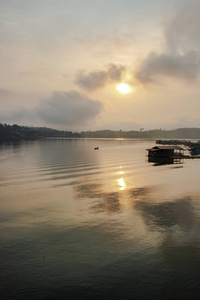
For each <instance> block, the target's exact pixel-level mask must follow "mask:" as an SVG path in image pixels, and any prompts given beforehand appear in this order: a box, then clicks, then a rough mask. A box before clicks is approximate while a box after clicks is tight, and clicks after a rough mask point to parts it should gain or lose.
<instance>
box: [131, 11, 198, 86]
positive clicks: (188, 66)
mask: <svg viewBox="0 0 200 300" xmlns="http://www.w3.org/2000/svg"><path fill="white" fill-rule="evenodd" d="M199 14H200V5H192V6H187V7H184V8H183V9H182V10H180V11H179V12H177V13H176V14H175V15H174V16H172V17H171V18H170V19H168V20H167V21H165V23H164V38H165V47H164V49H163V51H162V53H156V52H154V53H149V54H148V55H147V58H146V59H144V60H143V61H142V62H141V64H140V65H139V67H138V69H137V70H136V73H135V76H136V78H137V80H138V81H139V82H141V83H143V84H145V83H157V82H160V80H162V78H163V77H174V78H175V77H176V78H179V79H186V80H194V79H197V77H198V75H199V72H200V51H199V47H200V38H198V37H199V27H200V19H199Z"/></svg>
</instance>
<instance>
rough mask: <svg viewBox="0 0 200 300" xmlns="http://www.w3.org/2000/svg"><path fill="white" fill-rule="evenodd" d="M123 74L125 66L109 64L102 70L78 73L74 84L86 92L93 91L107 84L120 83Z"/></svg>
mask: <svg viewBox="0 0 200 300" xmlns="http://www.w3.org/2000/svg"><path fill="white" fill-rule="evenodd" d="M125 72H126V67H125V66H122V65H115V64H109V65H108V66H106V67H105V69H104V70H97V71H92V72H90V73H87V74H85V73H80V74H79V75H78V76H77V77H76V79H75V84H77V85H78V86H79V87H81V88H83V89H85V90H87V91H93V90H96V89H98V88H101V87H104V86H106V85H107V84H108V83H112V82H119V81H121V80H122V78H123V75H124V74H125Z"/></svg>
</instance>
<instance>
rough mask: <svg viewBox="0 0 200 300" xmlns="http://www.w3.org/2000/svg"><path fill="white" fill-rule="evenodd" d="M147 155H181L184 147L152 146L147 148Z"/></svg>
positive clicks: (162, 156)
mask: <svg viewBox="0 0 200 300" xmlns="http://www.w3.org/2000/svg"><path fill="white" fill-rule="evenodd" d="M147 150H148V156H150V157H160V158H166V157H172V156H181V155H183V151H184V149H183V148H181V147H180V146H155V147H153V148H150V149H147Z"/></svg>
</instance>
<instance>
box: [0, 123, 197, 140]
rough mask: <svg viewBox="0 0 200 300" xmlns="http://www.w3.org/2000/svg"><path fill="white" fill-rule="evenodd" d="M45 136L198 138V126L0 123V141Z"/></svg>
mask: <svg viewBox="0 0 200 300" xmlns="http://www.w3.org/2000/svg"><path fill="white" fill-rule="evenodd" d="M47 137H70V138H155V139H160V138H162V139H198V140H200V128H178V129H174V130H162V129H154V130H148V131H144V130H143V131H136V130H131V131H122V130H119V131H113V130H98V131H82V132H81V133H78V132H72V131H63V130H56V129H51V128H46V127H28V126H19V125H17V124H14V125H7V124H1V123H0V141H18V140H35V139H41V138H47Z"/></svg>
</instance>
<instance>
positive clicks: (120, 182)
mask: <svg viewBox="0 0 200 300" xmlns="http://www.w3.org/2000/svg"><path fill="white" fill-rule="evenodd" d="M117 182H118V184H119V186H120V191H122V190H125V188H126V183H125V181H124V178H123V177H121V178H119V179H118V180H117Z"/></svg>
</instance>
